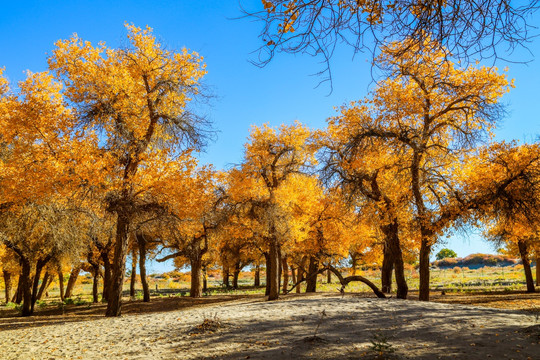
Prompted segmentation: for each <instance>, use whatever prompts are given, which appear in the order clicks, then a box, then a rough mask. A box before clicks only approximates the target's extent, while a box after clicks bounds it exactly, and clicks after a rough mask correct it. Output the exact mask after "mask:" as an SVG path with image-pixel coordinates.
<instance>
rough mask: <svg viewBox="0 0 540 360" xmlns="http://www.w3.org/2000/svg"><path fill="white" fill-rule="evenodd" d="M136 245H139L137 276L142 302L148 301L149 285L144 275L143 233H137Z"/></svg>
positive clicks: (144, 242)
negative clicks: (138, 277) (141, 291)
mask: <svg viewBox="0 0 540 360" xmlns="http://www.w3.org/2000/svg"><path fill="white" fill-rule="evenodd" d="M137 245H138V247H139V276H140V277H141V285H142V288H143V302H150V287H149V286H148V278H147V277H146V239H145V238H144V235H142V234H137Z"/></svg>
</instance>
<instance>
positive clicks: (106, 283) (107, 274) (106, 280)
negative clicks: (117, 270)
mask: <svg viewBox="0 0 540 360" xmlns="http://www.w3.org/2000/svg"><path fill="white" fill-rule="evenodd" d="M100 255H101V259H102V260H103V290H102V295H101V302H108V301H109V288H110V286H111V262H110V261H109V252H108V251H103V252H101V254H100Z"/></svg>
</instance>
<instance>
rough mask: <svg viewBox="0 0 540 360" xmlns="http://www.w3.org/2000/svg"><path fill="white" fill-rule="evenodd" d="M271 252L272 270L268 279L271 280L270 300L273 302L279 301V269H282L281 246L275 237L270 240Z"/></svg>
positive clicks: (270, 262)
mask: <svg viewBox="0 0 540 360" xmlns="http://www.w3.org/2000/svg"><path fill="white" fill-rule="evenodd" d="M269 250H270V251H269V252H268V256H269V258H270V261H269V265H270V269H267V271H268V276H267V278H268V280H269V284H268V285H269V287H268V290H269V291H268V300H269V301H271V300H277V299H279V280H280V279H279V268H280V267H281V266H280V261H279V260H280V259H279V244H278V242H277V239H276V238H274V237H273V238H271V240H270V249H269Z"/></svg>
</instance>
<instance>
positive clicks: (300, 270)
mask: <svg viewBox="0 0 540 360" xmlns="http://www.w3.org/2000/svg"><path fill="white" fill-rule="evenodd" d="M306 262H307V257H306V256H303V257H302V259H301V260H300V266H299V267H298V269H297V270H296V272H297V276H296V277H297V278H298V279H297V282H298V281H303V280H304V279H305V278H306V277H305V276H306V272H305V268H306ZM300 291H301V286H300V285H298V286H297V287H296V293H297V294H300Z"/></svg>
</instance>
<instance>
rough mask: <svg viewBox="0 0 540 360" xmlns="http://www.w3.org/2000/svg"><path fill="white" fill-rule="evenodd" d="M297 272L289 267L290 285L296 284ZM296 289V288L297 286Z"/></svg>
mask: <svg viewBox="0 0 540 360" xmlns="http://www.w3.org/2000/svg"><path fill="white" fill-rule="evenodd" d="M297 271H298V270H297V269H295V268H293V267H292V266H291V278H292V283H293V284H296V272H297ZM297 288H298V286H297Z"/></svg>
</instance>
